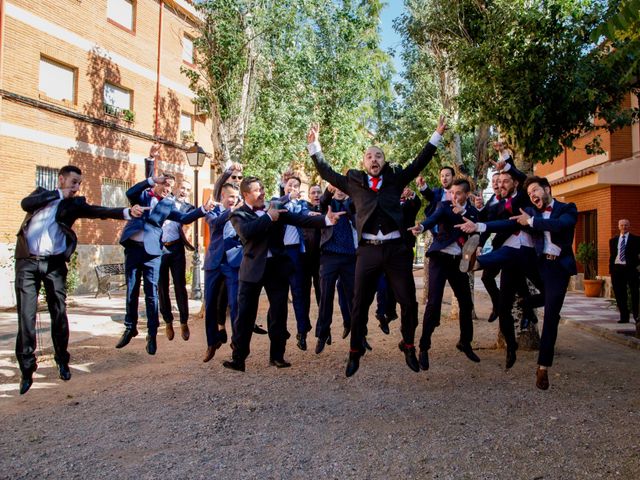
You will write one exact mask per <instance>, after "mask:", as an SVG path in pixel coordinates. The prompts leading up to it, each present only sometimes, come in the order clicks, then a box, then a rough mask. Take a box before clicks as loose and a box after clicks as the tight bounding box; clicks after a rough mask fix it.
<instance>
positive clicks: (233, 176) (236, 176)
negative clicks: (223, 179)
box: [231, 175, 242, 180]
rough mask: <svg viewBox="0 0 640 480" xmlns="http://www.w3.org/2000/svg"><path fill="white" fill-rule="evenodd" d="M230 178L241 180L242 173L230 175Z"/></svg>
mask: <svg viewBox="0 0 640 480" xmlns="http://www.w3.org/2000/svg"><path fill="white" fill-rule="evenodd" d="M231 179H233V180H242V175H231Z"/></svg>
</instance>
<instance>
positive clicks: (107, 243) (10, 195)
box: [0, 0, 213, 305]
mask: <svg viewBox="0 0 640 480" xmlns="http://www.w3.org/2000/svg"><path fill="white" fill-rule="evenodd" d="M197 22H198V16H197V13H196V11H195V9H194V8H193V5H192V4H191V3H190V2H188V1H186V0H164V1H163V0H57V1H54V0H43V1H38V2H33V1H30V0H0V32H1V33H0V35H1V36H0V158H1V159H2V162H3V172H4V175H5V181H4V182H3V184H2V187H0V191H1V192H2V195H1V197H2V200H3V201H2V203H3V211H2V214H1V216H0V266H1V268H0V305H11V304H12V303H13V302H14V301H15V300H14V294H13V283H12V282H13V259H12V252H13V247H14V245H15V234H16V232H17V231H18V228H19V226H20V223H21V221H22V218H23V217H24V212H22V210H21V209H20V205H19V204H20V200H21V199H22V198H23V197H24V196H26V195H28V194H29V193H30V192H31V191H33V190H34V188H35V187H36V186H37V185H41V186H45V187H47V188H54V187H55V185H56V181H57V175H56V172H57V170H58V169H59V168H60V167H62V166H64V165H67V164H74V165H77V166H79V167H80V168H81V169H82V170H83V174H84V175H83V184H82V187H81V191H80V194H81V195H85V196H86V197H87V200H88V201H89V202H90V203H94V204H102V205H105V206H111V207H118V206H123V207H124V206H127V200H126V197H125V195H124V193H125V192H126V190H127V189H128V188H129V187H130V186H131V185H133V184H135V183H136V182H139V181H141V180H142V179H143V178H144V175H145V171H144V158H145V157H146V156H147V155H148V152H149V149H150V147H151V144H152V143H153V142H154V141H158V142H159V143H160V144H161V161H160V162H159V163H160V164H159V165H157V166H156V169H157V170H161V171H168V172H172V173H174V174H176V176H177V178H178V180H180V179H182V178H186V179H188V180H190V181H191V182H192V183H193V176H194V172H193V170H192V169H191V168H190V167H189V166H188V165H187V163H186V157H185V150H186V148H188V147H189V146H191V145H192V142H193V141H194V140H197V141H198V143H199V144H200V145H201V146H202V147H203V148H204V149H205V151H208V152H212V151H213V148H212V145H211V136H210V132H211V125H210V121H208V120H207V118H206V116H204V115H200V112H196V111H195V110H194V106H193V103H192V101H191V100H192V98H193V92H192V91H191V90H190V89H189V85H188V81H187V78H186V77H185V75H184V74H182V73H181V71H180V69H181V67H187V68H189V67H192V66H193V63H194V60H193V56H194V54H195V52H194V49H193V38H194V34H195V31H196V28H197ZM209 171H210V167H209V163H208V162H207V164H205V166H204V167H203V169H202V170H201V171H200V176H199V178H200V187H201V188H200V190H201V191H202V187H204V186H206V185H207V184H209V182H210V175H209V173H208V172H209ZM203 172H206V173H203ZM196 198H201V195H200V194H199V193H198V194H197V195H196ZM197 203H199V202H197ZM123 225H124V222H117V221H112V220H108V221H95V220H80V221H79V222H77V223H76V227H75V230H76V232H77V233H78V239H79V247H78V254H79V255H78V268H79V273H80V287H79V289H78V291H79V292H89V291H93V290H95V286H96V280H95V274H94V267H95V266H96V265H97V264H102V263H119V262H122V260H123V252H122V247H121V246H120V245H119V244H118V238H119V235H120V232H121V229H122V227H123ZM200 243H201V242H200ZM201 244H202V243H201Z"/></svg>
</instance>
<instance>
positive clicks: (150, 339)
mask: <svg viewBox="0 0 640 480" xmlns="http://www.w3.org/2000/svg"><path fill="white" fill-rule="evenodd" d="M145 350H146V351H147V353H148V354H149V355H155V354H156V351H157V350H158V344H157V343H156V336H155V335H147V346H146V348H145Z"/></svg>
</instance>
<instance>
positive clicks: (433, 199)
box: [420, 187, 444, 217]
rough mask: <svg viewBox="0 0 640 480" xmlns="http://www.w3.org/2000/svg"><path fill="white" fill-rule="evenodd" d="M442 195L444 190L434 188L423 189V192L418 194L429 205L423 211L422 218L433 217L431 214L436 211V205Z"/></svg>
mask: <svg viewBox="0 0 640 480" xmlns="http://www.w3.org/2000/svg"><path fill="white" fill-rule="evenodd" d="M443 193H444V188H442V187H436V188H425V189H424V190H420V194H421V195H422V196H423V197H424V199H425V200H426V201H427V202H429V204H428V205H427V206H426V207H425V209H424V216H425V217H428V216H430V215H433V212H435V211H436V208H438V205H439V204H440V202H441V201H442V194H443Z"/></svg>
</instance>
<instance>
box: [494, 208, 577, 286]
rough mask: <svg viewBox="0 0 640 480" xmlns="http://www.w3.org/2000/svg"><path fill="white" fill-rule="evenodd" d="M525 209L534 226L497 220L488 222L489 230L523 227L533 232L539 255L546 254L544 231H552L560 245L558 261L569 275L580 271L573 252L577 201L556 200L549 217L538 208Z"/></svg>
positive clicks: (555, 242) (513, 230)
mask: <svg viewBox="0 0 640 480" xmlns="http://www.w3.org/2000/svg"><path fill="white" fill-rule="evenodd" d="M525 211H526V212H527V213H528V214H529V215H531V216H532V217H533V226H532V227H522V226H521V225H519V224H518V222H516V221H515V220H496V221H493V222H487V223H486V226H487V231H492V232H510V233H513V232H516V231H518V230H520V229H522V228H524V229H525V230H526V231H528V232H529V233H531V234H532V236H533V240H534V243H535V249H536V253H537V254H538V256H542V255H543V254H544V232H546V231H548V232H550V233H551V241H552V242H553V243H554V244H555V245H557V246H558V247H560V258H559V259H558V261H559V262H560V264H561V265H562V266H563V268H564V269H565V270H566V271H567V273H568V274H569V275H575V274H576V273H578V270H577V267H576V257H575V256H574V254H573V236H574V233H575V229H576V222H577V221H578V209H577V208H576V205H575V203H563V202H559V201H558V200H554V204H553V210H552V211H551V215H550V217H549V218H546V219H545V218H543V217H542V212H539V211H538V209H536V208H532V207H528V208H526V209H525Z"/></svg>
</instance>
